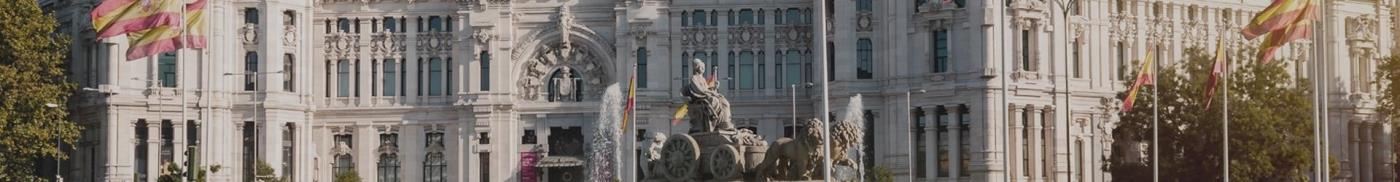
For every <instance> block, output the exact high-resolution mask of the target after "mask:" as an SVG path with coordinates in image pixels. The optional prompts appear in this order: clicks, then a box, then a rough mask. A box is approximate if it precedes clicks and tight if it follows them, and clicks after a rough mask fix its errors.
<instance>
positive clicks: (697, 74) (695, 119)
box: [682, 59, 734, 133]
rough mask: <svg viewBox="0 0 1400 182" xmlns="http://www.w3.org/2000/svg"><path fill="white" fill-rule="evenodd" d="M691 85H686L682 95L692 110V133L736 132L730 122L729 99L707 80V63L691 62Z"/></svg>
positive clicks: (688, 114)
mask: <svg viewBox="0 0 1400 182" xmlns="http://www.w3.org/2000/svg"><path fill="white" fill-rule="evenodd" d="M691 64H692V65H695V66H692V67H691V69H690V71H691V72H690V83H689V84H687V85H685V89H684V90H683V91H682V94H683V95H685V97H686V98H688V100H689V101H687V102H686V103H687V104H690V106H695V107H693V108H690V111H689V112H688V113H687V116H689V117H690V132H691V133H696V132H714V131H734V124H733V123H732V122H731V121H730V114H729V99H726V98H725V97H724V95H720V93H719V87H718V85H717V84H712V83H710V82H709V80H708V79H706V78H705V62H703V61H700V59H694V60H691Z"/></svg>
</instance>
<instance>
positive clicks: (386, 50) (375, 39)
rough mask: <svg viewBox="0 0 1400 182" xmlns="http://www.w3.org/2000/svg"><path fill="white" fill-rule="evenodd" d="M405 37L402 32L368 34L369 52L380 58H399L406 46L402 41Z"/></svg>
mask: <svg viewBox="0 0 1400 182" xmlns="http://www.w3.org/2000/svg"><path fill="white" fill-rule="evenodd" d="M406 37H407V36H405V35H404V34H401V33H391V32H388V31H381V32H379V33H376V34H374V35H372V36H370V45H371V46H372V47H371V53H372V54H373V55H374V56H376V57H380V58H399V57H400V56H399V55H402V54H403V51H404V50H405V49H407V47H408V46H407V44H405V43H404V39H407V38H406Z"/></svg>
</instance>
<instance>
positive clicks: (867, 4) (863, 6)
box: [856, 0, 875, 11]
mask: <svg viewBox="0 0 1400 182" xmlns="http://www.w3.org/2000/svg"><path fill="white" fill-rule="evenodd" d="M874 9H875V2H874V0H856V10H859V11H871V10H874Z"/></svg>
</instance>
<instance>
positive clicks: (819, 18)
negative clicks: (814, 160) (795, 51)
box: [808, 0, 832, 182]
mask: <svg viewBox="0 0 1400 182" xmlns="http://www.w3.org/2000/svg"><path fill="white" fill-rule="evenodd" d="M826 1H829V0H821V1H812V2H814V3H816V5H815V7H816V8H815V9H816V13H815V14H816V18H814V20H811V19H809V20H808V21H814V22H812V23H813V24H816V26H813V27H812V29H816V30H817V31H814V32H816V33H815V34H814V35H813V36H816V41H812V42H813V45H814V47H817V48H816V50H817V51H814V52H815V54H813V55H812V57H816V59H814V60H816V61H817V62H818V64H821V68H819V69H821V70H819V71H818V72H819V73H821V79H822V80H821V82H822V113H821V114H819V115H818V116H821V117H822V119H823V120H822V121H826V123H824V124H823V125H822V180H824V181H826V182H831V176H832V175H831V172H832V171H831V169H832V167H831V123H832V122H831V121H830V120H831V115H830V113H831V90H830V85H831V84H830V82H829V81H827V78H828V77H829V76H830V75H827V74H828V73H827V69H828V68H830V67H831V65H829V64H827V62H826V61H827V60H826V54H827V53H826V52H827V51H831V50H827V47H826V32H827V30H826V27H827V24H826V8H827V7H826Z"/></svg>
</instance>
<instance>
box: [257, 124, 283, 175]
mask: <svg viewBox="0 0 1400 182" xmlns="http://www.w3.org/2000/svg"><path fill="white" fill-rule="evenodd" d="M255 112H257V111H255ZM263 117H266V118H269V119H268V120H263V121H262V123H258V125H259V126H260V127H261V128H262V132H261V133H258V134H259V135H262V136H261V137H258V138H259V139H262V140H263V141H261V142H258V144H259V148H258V150H259V151H258V152H259V153H262V154H261V155H260V156H262V157H261V158H260V160H262V161H263V162H266V163H267V165H268V166H270V167H272V171H273V173H272V174H276V175H278V176H281V175H282V170H284V169H282V160H285V159H282V152H283V151H282V135H283V133H282V130H283V128H284V127H285V126H286V123H285V122H284V121H278V120H280V119H281V118H278V117H268V116H263ZM272 119H278V120H272ZM254 165H256V164H254Z"/></svg>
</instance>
